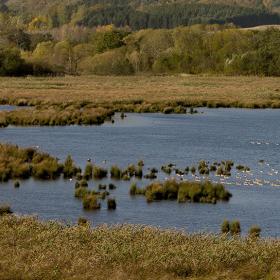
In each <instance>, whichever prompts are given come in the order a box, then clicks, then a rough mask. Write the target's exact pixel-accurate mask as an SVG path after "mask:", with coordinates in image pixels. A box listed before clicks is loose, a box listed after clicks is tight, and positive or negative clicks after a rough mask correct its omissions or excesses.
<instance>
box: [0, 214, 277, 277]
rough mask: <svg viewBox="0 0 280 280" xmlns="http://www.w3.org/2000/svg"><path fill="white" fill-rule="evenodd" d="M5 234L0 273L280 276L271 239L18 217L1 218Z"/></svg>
mask: <svg viewBox="0 0 280 280" xmlns="http://www.w3.org/2000/svg"><path fill="white" fill-rule="evenodd" d="M0 236H1V238H0V247H1V251H0V267H2V268H5V269H0V278H1V279H17V278H24V277H25V278H29V279H34V278H38V277H40V278H44V279H54V278H63V279H69V278H78V279H80V278H82V279H86V278H96V279H104V280H105V279H108V278H110V279H124V278H127V279H133V280H138V279H186V277H188V278H190V279H194V280H198V279H199V280H206V279H218V278H221V277H222V278H223V279H236V280H242V279H248V278H249V279H252V280H257V279H278V278H279V277H278V276H279V270H280V268H279V250H280V243H279V240H273V239H267V240H263V239H259V240H257V239H247V238H239V237H236V238H234V239H229V238H228V237H225V236H223V235H220V236H215V235H209V234H207V235H204V234H194V235H190V234H187V233H183V232H181V231H179V232H177V231H172V230H162V229H158V228H153V227H146V226H132V225H119V226H113V227H110V226H104V225H103V226H97V227H94V228H90V227H83V226H72V227H70V226H64V225H61V224H58V223H56V222H39V221H38V220H36V218H34V217H33V218H31V217H17V216H12V215H7V216H3V217H1V219H0ZM46 237H48V238H46ZM50 240H52V242H51V243H52V246H50V245H49V243H50ZM163 256H164V257H163ZM174 256H176V257H174ZM66 264H67V265H66ZM58 275H59V276H58ZM221 275H222V276H221Z"/></svg>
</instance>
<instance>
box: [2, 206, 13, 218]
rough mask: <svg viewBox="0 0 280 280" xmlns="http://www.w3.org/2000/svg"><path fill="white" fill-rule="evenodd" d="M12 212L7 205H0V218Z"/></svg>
mask: <svg viewBox="0 0 280 280" xmlns="http://www.w3.org/2000/svg"><path fill="white" fill-rule="evenodd" d="M12 213H13V211H12V209H11V207H10V205H8V204H0V216H3V215H8V214H12Z"/></svg>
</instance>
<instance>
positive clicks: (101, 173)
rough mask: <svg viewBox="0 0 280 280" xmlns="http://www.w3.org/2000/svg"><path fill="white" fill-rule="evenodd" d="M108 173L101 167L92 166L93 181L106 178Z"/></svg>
mask: <svg viewBox="0 0 280 280" xmlns="http://www.w3.org/2000/svg"><path fill="white" fill-rule="evenodd" d="M107 173H108V171H107V170H106V169H104V168H102V167H99V166H96V165H95V166H94V167H93V178H94V179H103V178H106V177H107Z"/></svg>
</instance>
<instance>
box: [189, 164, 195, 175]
mask: <svg viewBox="0 0 280 280" xmlns="http://www.w3.org/2000/svg"><path fill="white" fill-rule="evenodd" d="M190 171H191V173H192V174H193V175H194V174H195V173H196V168H195V166H192V167H191V168H190Z"/></svg>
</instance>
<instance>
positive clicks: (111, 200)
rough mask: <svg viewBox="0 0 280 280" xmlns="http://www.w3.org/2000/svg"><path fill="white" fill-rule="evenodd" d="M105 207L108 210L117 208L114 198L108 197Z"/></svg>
mask: <svg viewBox="0 0 280 280" xmlns="http://www.w3.org/2000/svg"><path fill="white" fill-rule="evenodd" d="M107 208H108V210H115V209H116V208H117V203H116V200H115V199H114V198H108V200H107Z"/></svg>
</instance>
